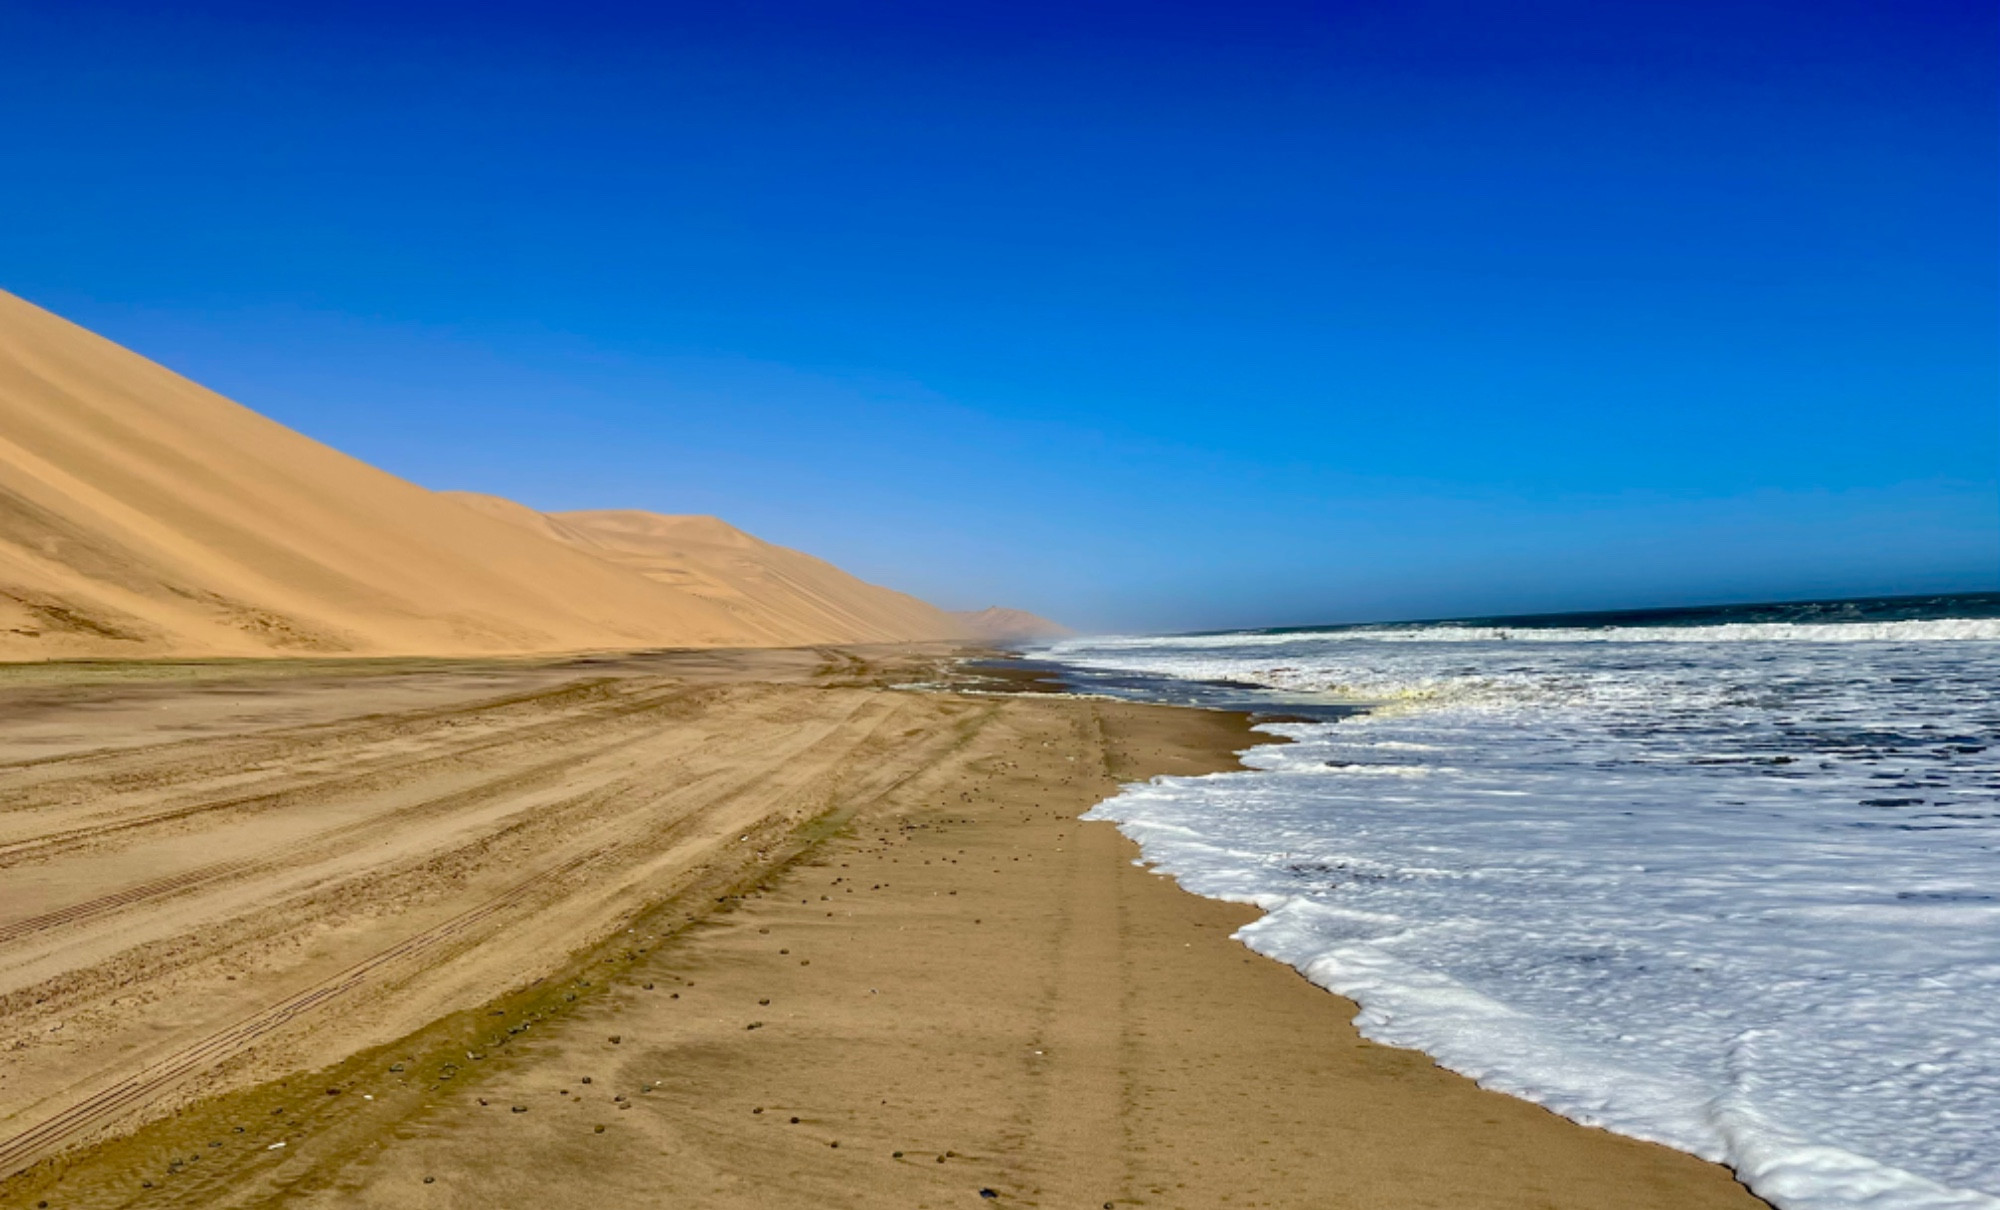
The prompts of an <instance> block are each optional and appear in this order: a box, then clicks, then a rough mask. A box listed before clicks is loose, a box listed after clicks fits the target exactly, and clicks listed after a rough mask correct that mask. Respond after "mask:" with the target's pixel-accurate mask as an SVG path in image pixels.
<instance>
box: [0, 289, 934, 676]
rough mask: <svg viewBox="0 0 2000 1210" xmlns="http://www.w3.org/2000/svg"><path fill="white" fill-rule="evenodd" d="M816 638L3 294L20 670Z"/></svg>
mask: <svg viewBox="0 0 2000 1210" xmlns="http://www.w3.org/2000/svg"><path fill="white" fill-rule="evenodd" d="M816 637H817V636H797V635H785V634H782V633H779V628H773V627H769V626H753V625H750V624H748V623H747V622H746V621H745V620H744V618H743V616H742V613H741V611H738V610H732V609H730V608H727V607H725V606H724V605H722V604H720V603H718V602H716V601H713V600H709V599H705V598H704V597H702V596H700V595H697V594H695V593H691V592H687V591H684V590H682V589H681V588H679V587H676V586H675V585H674V584H672V583H669V582H664V581H663V580H662V579H660V578H649V577H646V576H643V575H639V574H635V573H634V572H633V571H632V570H631V569H629V568H627V567H623V566H618V565H615V564H612V563H608V562H606V561H605V560H604V559H601V558H598V557H594V556H593V555H592V554H589V553H586V552H585V551H583V550H580V549H578V548H577V547H576V546H574V545H571V544H569V543H567V542H558V541H550V540H548V538H547V536H546V535H543V536H537V535H535V534H532V533H528V532H524V531H523V529H522V528H521V527H520V526H519V525H513V524H507V523H505V522H503V521H501V520H499V519H497V518H494V517H492V516H483V515H481V514H480V513H478V512H476V511H474V510H471V509H468V508H465V507H464V506H463V505H461V504H458V503H456V502H453V501H451V500H447V499H444V498H443V497H441V496H440V495H438V494H437V493H434V492H430V491H426V490H425V489H423V488H420V487H417V486H415V485H413V484H410V483H407V482H404V481H403V480H400V479H397V478H396V477H394V476H393V475H389V474H386V473H384V472H382V471H379V470H376V469H374V468H373V467H370V466H368V465H366V464H364V463H362V462H359V461H357V460H355V459H353V458H349V457H347V456H346V455H344V454H341V453H339V452H337V451H335V450H333V449H330V448H328V447H326V446H324V445H321V444H320V443H318V442H316V441H313V440H311V439H310V438H307V437H305V436H302V435H301V434H298V433H295V432H293V431H291V430H290V429H287V428H285V427H284V426H282V425H279V424H277V423H275V422H273V421H270V420H267V419H265V418H264V417H262V416H259V415H257V414H256V413H254V412H252V411H250V410H248V409H246V408H243V407H241V406H239V405H237V404H235V403H232V402H230V401H229V400H227V399H224V398H223V397H221V396H220V395H217V394H215V393H214V392H213V391H209V390H207V389H205V388H203V387H201V386H198V385H196V384H195V383H192V382H190V381H188V380H187V379H185V378H182V377H180V376H179V375H177V374H174V373H173V372H171V371H169V370H167V369H165V368H163V367H161V366H158V365H155V364H154V363H152V362H150V361H147V360H146V359H145V358H143V357H140V356H138V355H137V354H135V353H132V352H130V351H128V350H126V349H123V348H120V347H119V346H117V345H115V344H113V343H111V342H110V341H107V340H104V339H102V338H100V337H98V336H95V335H92V334H91V333H89V332H87V331H85V330H83V329H82V328H79V327H77V326H75V325H74V324H71V323H69V322H67V321H65V320H63V319H60V318H58V317H56V316H54V315H51V314H49V313H48V312H46V311H43V310H41V309H40V308H37V307H35V306H33V305H32V304H29V303H27V302H25V301H23V300H21V299H19V298H16V297H14V296H13V295H11V294H7V293H5V292H0V660H24V659H48V658H69V657H112V658H132V657H151V656H196V655H203V656H212V655H247V656H255V655H272V654H315V653H317V654H335V653H353V654H427V655H466V654H489V653H505V652H542V651H565V650H580V649H593V648H611V647H627V648H629V647H640V646H673V645H688V646H715V645H734V644H762V643H772V642H783V641H786V640H787V639H792V640H793V641H801V640H804V639H810V638H816ZM911 637H919V636H914V635H913V636H911ZM921 637H928V631H926V632H925V634H924V635H923V636H921Z"/></svg>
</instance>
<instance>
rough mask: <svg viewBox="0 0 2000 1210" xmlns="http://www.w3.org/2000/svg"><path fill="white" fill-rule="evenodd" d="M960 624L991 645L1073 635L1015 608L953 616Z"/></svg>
mask: <svg viewBox="0 0 2000 1210" xmlns="http://www.w3.org/2000/svg"><path fill="white" fill-rule="evenodd" d="M952 616H954V617H956V618H957V619H958V620H959V622H960V624H961V625H963V626H964V627H965V628H966V629H967V630H968V631H970V632H971V634H972V635H973V637H975V638H981V639H986V640H988V641H990V642H995V643H1032V642H1043V641H1046V640H1049V639H1062V638H1068V637H1069V636H1071V635H1073V634H1075V633H1076V631H1074V630H1071V629H1070V628H1069V627H1067V626H1065V625H1063V624H1062V623H1061V622H1051V621H1050V620H1049V619H1047V618H1044V617H1039V616H1037V615H1035V614H1032V613H1027V612H1025V611H1023V610H1019V609H1004V608H1002V607H1000V606H998V605H992V606H988V607H987V608H985V609H978V610H971V611H967V612H961V613H955V614H953V615H952Z"/></svg>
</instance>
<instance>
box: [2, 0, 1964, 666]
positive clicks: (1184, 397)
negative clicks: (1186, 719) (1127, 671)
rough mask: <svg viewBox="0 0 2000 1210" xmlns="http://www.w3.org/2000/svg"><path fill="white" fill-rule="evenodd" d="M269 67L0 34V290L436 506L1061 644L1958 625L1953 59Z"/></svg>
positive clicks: (574, 10)
mask: <svg viewBox="0 0 2000 1210" xmlns="http://www.w3.org/2000/svg"><path fill="white" fill-rule="evenodd" d="M169 7H171V9H172V11H171V12H168V11H166V10H167V9H168V8H169ZM295 9H302V6H289V5H257V6H249V5H226V4H209V3H201V2H200V0H195V2H193V3H187V4H179V5H174V6H159V5H138V4H131V5H116V4H101V3H94V2H92V0H74V2H72V3H66V4H63V5H48V4H33V5H28V4H17V3H11V2H10V0H0V105H4V107H5V113H6V121H5V122H4V123H0V174H4V176H0V182H4V188H0V286H4V287H5V288H7V289H10V290H12V291H14V292H16V293H18V294H21V295H23V296H25V297H27V298H29V299H31V300H33V301H35V302H37V303H40V304H42V305H44V306H47V307H50V308H52V309H54V310H56V311H58V312H60V313H62V314H65V315H67V316H69V317H70V318H72V319H75V320H77V321H78V322H81V323H83V324H85V325H87V326H90V327H92V328H94V329H96V330H98V331H100V332H103V333H105V334H106V335H108V336H111V337H112V338H114V339H117V340H119V341H121V342H123V343H126V344H128V345H131V346H132V347H134V348H136V349H138V350H139V351H141V352H143V353H145V354H147V355H148V356H151V357H154V358H156V359H158V360H160V361H162V362H164V363H166V364H167V365H170V366H172V367H173V368H175V369H177V370H180V371H181V372H183V373H186V374H188V375H190V376H191V377H194V378H196V379H198V380H200V381H202V382H204V383H206V384H208V385H210V386H213V387H215V388H217V389H219V390H221V391H223V392H224V393H226V394H229V395H231V396H232V397H234V398H237V399H239V400H241V401H242V402H244V403H246V404H249V405H250V406H252V407H255V408H257V409H259V410H261V411H264V412H266V413H268V414H270V415H273V416H275V417H277V418H278V419H280V420H283V421H284V422H286V423H288V424H291V425H293V426H295V427H297V428H299V429H302V430H303V431H305V432H307V433H310V434H312V435H313V436H316V437H319V438H321V439H322V440H325V441H328V442H330V443H332V444H334V445H337V446H339V447H341V448H342V449H345V450H347V451H349V452H350V453H353V454H355V455H357V456H360V457H363V458H366V459H368V460H370V461H372V462H374V463H376V464H378V465H380V466H383V467H385V468H387V469H389V470H392V471H394V472H396V473H398V474H401V475H404V476H406V477H408V478H411V479H413V480H416V481H417V482H419V483H423V484H425V485H427V486H433V487H464V488H474V489H479V490H486V491H492V492H497V493H500V494H503V495H507V496H511V497H514V498H516V499H519V500H522V501H524V502H526V503H529V504H532V505H535V506H537V507H541V508H547V509H561V508H583V507H641V508H652V509H657V510H660V511H667V512H714V513H718V514H720V515H723V516H725V517H727V518H729V519H730V520H732V521H735V522H736V523H738V524H740V525H743V526H744V527H746V528H748V529H750V530H752V531H753V532H756V533H758V534H760V535H762V536H765V537H768V538H771V539H773V540H776V541H781V542H785V543H788V544H792V545H796V546H800V547H803V548H805V549H808V550H811V551H813V552H815V553H818V554H821V555H824V556H826V557H829V558H832V559H834V560H835V561H837V562H840V563H842V564H843V565H845V566H847V567H849V568H851V569H852V570H855V571H857V572H859V573H861V574H863V575H866V576H868V577H870V578H872V579H876V580H879V581H882V582H887V583H891V584H894V585H896V586H898V587H903V588H907V589H910V590H912V591H915V592H918V593H920V594H923V595H925V596H928V597H930V598H932V599H934V600H937V601H939V602H940V603H943V604H947V605H952V606H978V605H984V604H987V603H990V602H1003V603H1007V604H1012V605H1019V606H1023V607H1027V608H1032V609H1035V610H1038V611H1040V612H1044V613H1048V614H1050V615H1053V616H1057V617H1061V618H1064V619H1066V620H1071V621H1073V622H1074V623H1076V624H1079V625H1083V626H1089V627H1094V628H1107V627H1108V628H1124V629H1161V628H1171V629H1183V628H1209V627H1222V626H1231V625H1279V624H1299V623H1310V622H1316V621H1341V620H1359V619H1369V618H1389V617H1399V616H1439V615H1453V614H1491V613H1500V612H1513V611H1533V610H1545V609H1566V608H1596V607H1618V606H1638V605H1653V604H1675V603H1683V602H1691V601H1721V600H1750V599H1768V598H1782V597H1793V596H1811V595H1847V594H1864V593H1882V592H1898V591H1910V592H1925V591H1948V590H1954V589H1983V588H1993V587H1996V586H2000V483H1996V475H2000V404H1996V398H1997V397H2000V390H1997V389H1996V388H2000V358H1996V341H1995V335H1996V329H2000V305H1996V290H1995V285H1996V281H1995V279H1996V263H2000V256H1996V253H2000V241H1996V222H1995V215H1996V213H2000V185H1997V184H1996V182H2000V154H1996V137H1995V136H1996V129H1995V126H1996V118H1995V113H1996V101H2000V86H1996V75H2000V71H1996V67H1995V62H1996V60H1995V56H1994V54H1993V50H1994V47H1995V44H1996V38H1995V34H1996V30H1995V19H1994V14H1993V9H1992V6H1991V5H1990V4H1989V3H1985V2H1984V0H1982V2H1980V3H1963V4H1959V3H1927V2H1924V0H1916V2H1913V3H1898V4H1894V5H1889V4H1881V3H1868V4H1849V3H1842V2H1840V0H1815V2H1811V3H1754V2H1753V3H1727V4H1724V3H1716V4H1708V3H1676V4H1666V3H1640V4H1604V3H1599V2H1591V3H1536V2H1534V0H1515V2H1505V3H1503V2H1494V3H1430V2H1424V0H1416V2H1399V3H1387V2H1383V3H1368V4H1359V3H1357V4H1321V5H1259V4H1230V5H1219V4H1204V5H1174V4H1170V3H1152V4H1130V5H1101V4H1095V5H1094V4H1078V5H1046V6H1045V5H1039V4H1033V3H1015V4H980V3H950V4H844V5H834V4H792V3H765V4H742V5H703V6H699V7H695V6H678V5H607V4H593V3H589V2H587V0H585V2H579V3H571V4H566V5H523V4H509V3H487V4H479V5H425V4H421V3H418V4H403V5H394V6H391V5H352V4H339V3H332V4H324V5H317V6H313V7H312V8H311V9H310V10H309V11H293V10H295ZM1225 10H1226V11H1225Z"/></svg>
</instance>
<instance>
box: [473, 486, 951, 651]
mask: <svg viewBox="0 0 2000 1210" xmlns="http://www.w3.org/2000/svg"><path fill="white" fill-rule="evenodd" d="M440 494H441V495H445V496H449V497H452V498H454V499H456V500H458V501H460V502H461V503H463V504H465V505H467V506H468V507H470V508H474V509H477V510H479V511H481V512H484V513H486V514H487V515H489V516H493V517H498V518H502V519H505V520H508V521H511V522H512V523H514V524H515V525H518V526H520V527H522V528H524V529H527V530H529V531H531V532H534V533H536V534H540V535H542V536H544V537H549V538H554V539H556V540H558V541H562V542H567V543H570V544H571V545H573V546H575V547H577V548H578V549H580V550H584V551H588V552H589V553H591V554H593V555H596V556H598V557H600V558H602V559H605V560H607V561H609V562H612V563H615V564H618V565H619V566H621V567H626V568H630V569H631V570H632V571H634V572H637V573H638V574H640V575H643V576H645V577H646V578H647V579H649V580H652V581H654V582H657V583H659V584H662V585H666V586H668V587H671V588H673V589H676V590H678V591H680V592H684V593H686V594H687V595H689V596H692V597H695V598H698V599H700V600H702V601H704V602H707V603H708V604H710V605H713V606H715V607H716V608H718V609H721V610H723V611H725V612H726V613H727V614H728V615H729V616H730V617H731V618H732V619H733V620H734V621H735V622H736V623H737V624H738V625H740V626H742V627H743V628H744V629H745V630H747V631H749V632H750V633H752V634H754V635H756V636H757V637H756V640H755V641H757V642H759V643H766V644H772V645H789V644H792V643H799V642H816V643H884V642H909V641H920V640H929V639H957V638H976V637H983V636H982V635H981V634H980V632H979V631H978V630H977V629H976V628H975V627H972V626H970V625H968V624H967V623H966V622H965V621H964V619H963V618H962V617H960V616H959V615H956V614H950V613H946V612H945V611H944V610H942V609H938V608H936V607H934V606H932V605H928V604H926V603H924V602H923V601H920V600H918V599H917V598H915V597H913V596H909V595H907V594H905V593H900V592H896V591H894V590H893V589H888V588H882V587H880V586H878V585H875V584H869V583H867V582H865V581H863V580H860V579H857V578H855V577H854V576H851V575H849V574H848V573H846V572H844V571H842V570H841V569H840V568H838V567H835V566H834V565H833V564H831V563H828V562H826V561H825V560H823V559H816V558H814V557H813V556H811V555H809V554H805V553H804V552H802V551H797V550H792V549H791V548H789V547H784V546H778V545H775V544H773V543H770V542H766V541H764V540H763V539H761V538H757V537H753V536H751V535H750V534H746V533H744V532H743V531H742V530H740V529H737V528H736V527H735V526H733V525H730V524H729V523H728V522H725V521H722V520H720V519H718V518H715V517H702V516H667V515H664V514H661V513H649V512H640V511H637V510H601V511H584V512H563V513H538V512H536V511H534V510H533V509H531V508H528V507H526V506H524V505H520V504H516V503H514V502H513V501H511V500H504V499H501V498H500V497H497V496H486V495H480V494H477V493H473V492H443V493H440Z"/></svg>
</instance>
